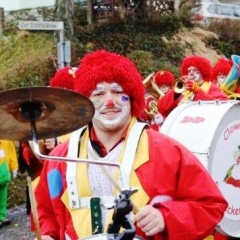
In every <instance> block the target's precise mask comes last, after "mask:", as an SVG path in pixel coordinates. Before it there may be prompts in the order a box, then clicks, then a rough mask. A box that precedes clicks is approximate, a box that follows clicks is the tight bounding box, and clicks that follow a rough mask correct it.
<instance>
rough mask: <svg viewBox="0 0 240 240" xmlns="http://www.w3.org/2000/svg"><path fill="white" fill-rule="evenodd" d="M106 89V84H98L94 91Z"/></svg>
mask: <svg viewBox="0 0 240 240" xmlns="http://www.w3.org/2000/svg"><path fill="white" fill-rule="evenodd" d="M105 89H106V88H105V86H103V85H97V87H96V88H95V89H94V90H93V92H98V91H103V90H105Z"/></svg>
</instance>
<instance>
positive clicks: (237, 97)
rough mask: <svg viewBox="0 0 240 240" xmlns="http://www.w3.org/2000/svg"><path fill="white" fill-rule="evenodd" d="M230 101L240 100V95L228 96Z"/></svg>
mask: <svg viewBox="0 0 240 240" xmlns="http://www.w3.org/2000/svg"><path fill="white" fill-rule="evenodd" d="M228 99H229V100H240V93H232V94H230V95H228Z"/></svg>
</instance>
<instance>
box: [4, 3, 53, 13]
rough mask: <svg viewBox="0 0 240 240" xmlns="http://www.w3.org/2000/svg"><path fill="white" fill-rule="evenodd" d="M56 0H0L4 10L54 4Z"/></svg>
mask: <svg viewBox="0 0 240 240" xmlns="http://www.w3.org/2000/svg"><path fill="white" fill-rule="evenodd" d="M55 2H56V0H0V7H2V8H4V11H14V10H19V9H25V8H37V7H48V6H54V4H55Z"/></svg>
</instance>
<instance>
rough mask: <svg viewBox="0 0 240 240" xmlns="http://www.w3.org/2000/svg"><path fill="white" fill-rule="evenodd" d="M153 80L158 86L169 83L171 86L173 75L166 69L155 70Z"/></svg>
mask: <svg viewBox="0 0 240 240" xmlns="http://www.w3.org/2000/svg"><path fill="white" fill-rule="evenodd" d="M155 82H156V84H157V85H158V86H162V85H169V86H173V84H174V75H173V74H172V73H171V72H169V71H166V70H162V71H157V72H156V73H155Z"/></svg>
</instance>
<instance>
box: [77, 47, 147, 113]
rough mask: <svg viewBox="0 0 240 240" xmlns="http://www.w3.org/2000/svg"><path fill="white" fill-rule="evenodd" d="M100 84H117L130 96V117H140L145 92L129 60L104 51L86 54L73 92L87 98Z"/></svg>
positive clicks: (140, 77)
mask: <svg viewBox="0 0 240 240" xmlns="http://www.w3.org/2000/svg"><path fill="white" fill-rule="evenodd" d="M101 82H108V83H111V82H116V83H118V84H119V85H120V86H121V87H122V88H123V91H124V92H125V93H126V94H127V95H129V96H130V99H131V109H132V115H133V116H136V117H139V116H140V114H141V112H142V110H143V108H144V94H145V92H146V90H145V87H144V85H143V83H142V76H141V75H140V73H139V71H138V70H137V67H136V66H135V64H134V63H133V62H132V61H131V60H129V59H128V58H126V57H124V56H123V55H119V54H116V53H112V52H108V51H106V50H97V51H95V52H92V53H88V54H86V55H85V57H84V58H83V59H82V60H81V61H80V65H79V68H78V69H77V71H76V78H75V84H74V90H75V91H77V92H79V93H80V94H82V95H84V96H86V97H89V96H90V94H91V93H92V91H93V90H94V89H95V88H96V86H97V84H98V83H101Z"/></svg>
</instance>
